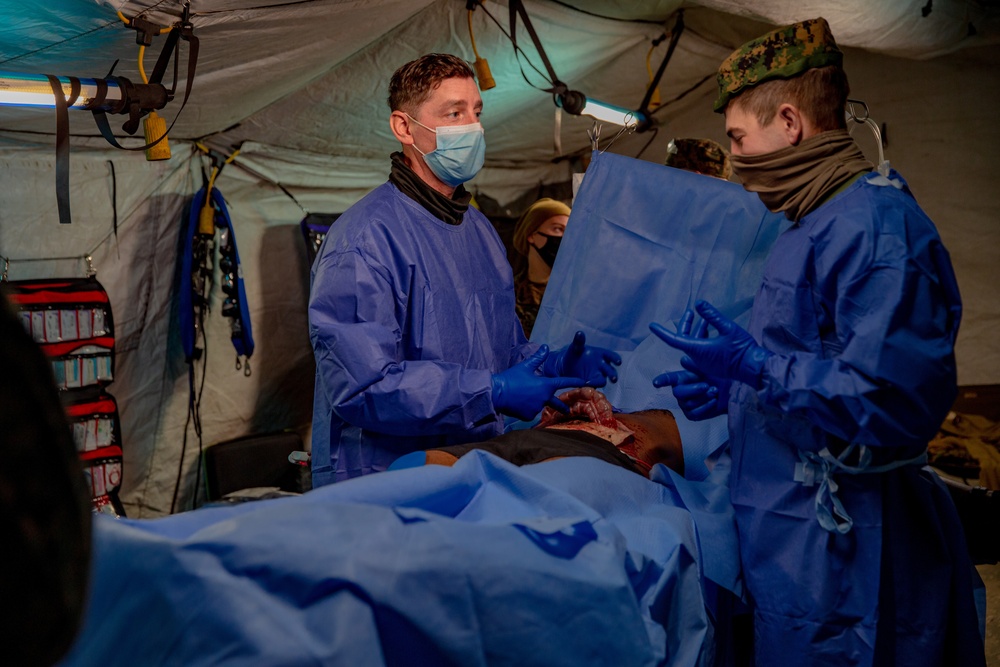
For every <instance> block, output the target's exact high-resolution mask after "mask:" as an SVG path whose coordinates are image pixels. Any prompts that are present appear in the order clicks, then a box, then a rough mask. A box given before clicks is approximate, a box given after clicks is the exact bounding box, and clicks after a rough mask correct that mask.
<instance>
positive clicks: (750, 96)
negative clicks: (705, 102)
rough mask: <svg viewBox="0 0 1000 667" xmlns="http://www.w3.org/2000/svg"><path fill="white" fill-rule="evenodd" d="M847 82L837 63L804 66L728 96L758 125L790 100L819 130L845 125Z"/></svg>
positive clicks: (732, 102)
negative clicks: (794, 73)
mask: <svg viewBox="0 0 1000 667" xmlns="http://www.w3.org/2000/svg"><path fill="white" fill-rule="evenodd" d="M849 92H850V86H849V85H848V83H847V74H846V73H845V72H844V70H843V69H842V68H841V67H838V66H837V65H828V66H827V67H815V68H813V69H808V70H806V71H805V72H802V73H801V74H799V75H797V76H793V77H792V78H790V79H772V80H770V81H764V82H763V83H759V84H757V85H756V86H753V87H752V88H746V89H744V90H743V91H742V92H741V93H739V94H738V95H737V96H736V97H734V98H733V99H732V101H731V102H730V104H732V105H734V106H738V107H740V108H741V109H743V110H744V111H746V112H747V113H749V114H751V115H753V116H755V117H756V118H757V122H759V123H760V124H761V127H766V126H767V125H770V124H771V121H773V120H774V117H775V115H776V114H777V112H778V107H779V106H780V105H782V104H784V103H786V102H787V103H789V104H794V105H795V106H797V107H798V108H799V109H800V110H801V111H802V113H803V114H804V115H805V116H806V117H807V118H808V119H809V120H810V121H811V122H812V123H813V124H814V125H815V126H816V129H817V130H819V131H820V132H828V131H830V130H842V129H844V128H845V127H847V120H846V117H845V115H844V113H845V107H846V106H847V95H848V93H849Z"/></svg>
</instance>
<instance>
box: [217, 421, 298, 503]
mask: <svg viewBox="0 0 1000 667" xmlns="http://www.w3.org/2000/svg"><path fill="white" fill-rule="evenodd" d="M302 449H303V446H302V438H300V437H299V435H298V434H297V433H294V432H290V431H280V432H276V433H265V434H262V435H247V436H243V437H241V438H236V439H234V440H228V441H226V442H220V443H217V444H214V445H212V446H210V447H207V448H206V449H205V453H204V463H205V478H206V486H207V488H206V498H207V500H208V501H210V502H211V501H217V500H219V499H221V498H223V497H224V496H227V495H229V494H234V493H235V492H237V491H241V490H244V489H251V488H261V487H264V488H272V487H277V488H278V489H279V490H281V491H285V492H292V493H303V492H305V491H308V490H309V488H310V481H311V477H310V469H309V467H308V466H307V465H306V466H304V465H302V464H300V463H299V464H297V463H293V462H292V460H290V459H289V457H292V459H300V458H301V455H300V454H297V452H301V450H302Z"/></svg>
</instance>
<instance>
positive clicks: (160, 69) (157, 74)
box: [149, 28, 182, 83]
mask: <svg viewBox="0 0 1000 667" xmlns="http://www.w3.org/2000/svg"><path fill="white" fill-rule="evenodd" d="M181 31H182V30H181V28H177V29H174V30H171V31H170V32H169V33H167V41H166V42H164V43H163V49H161V50H160V57H159V58H157V59H156V65H155V66H154V67H153V76H151V77H149V82H150V83H160V82H161V81H163V75H164V74H165V73H166V71H167V63H168V62H170V54H171V52H173V51H175V50H176V49H177V46H178V40H179V39H180V36H181Z"/></svg>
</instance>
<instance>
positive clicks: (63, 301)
mask: <svg viewBox="0 0 1000 667" xmlns="http://www.w3.org/2000/svg"><path fill="white" fill-rule="evenodd" d="M7 286H8V288H9V289H8V292H7V295H8V298H9V299H10V301H11V302H12V304H13V305H14V306H15V307H16V308H17V309H18V310H19V311H20V318H21V324H22V325H23V326H24V329H25V330H26V331H27V332H28V333H30V334H31V337H32V338H34V340H35V342H36V343H38V344H39V345H40V346H41V348H42V350H43V351H44V352H45V354H46V355H47V356H48V357H49V359H51V360H52V374H53V375H54V376H55V380H56V386H57V387H58V388H59V390H60V391H65V390H68V389H79V388H82V387H90V386H94V385H102V386H103V385H107V384H109V383H110V382H111V381H112V380H113V379H114V363H115V335H114V320H113V318H112V316H111V303H110V301H109V300H108V293H107V292H106V291H104V287H102V286H101V284H100V283H99V282H97V279H95V278H68V279H60V278H56V279H49V280H25V281H11V282H8V283H7Z"/></svg>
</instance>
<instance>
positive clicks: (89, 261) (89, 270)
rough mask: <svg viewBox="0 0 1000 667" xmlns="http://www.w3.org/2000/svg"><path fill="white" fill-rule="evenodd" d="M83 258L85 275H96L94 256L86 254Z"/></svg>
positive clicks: (91, 276)
mask: <svg viewBox="0 0 1000 667" xmlns="http://www.w3.org/2000/svg"><path fill="white" fill-rule="evenodd" d="M83 259H84V260H85V261H86V262H87V277H88V278H93V277H94V276H96V275H97V269H95V268H94V258H93V257H91V256H90V255H87V256H86V257H84V258H83Z"/></svg>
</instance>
